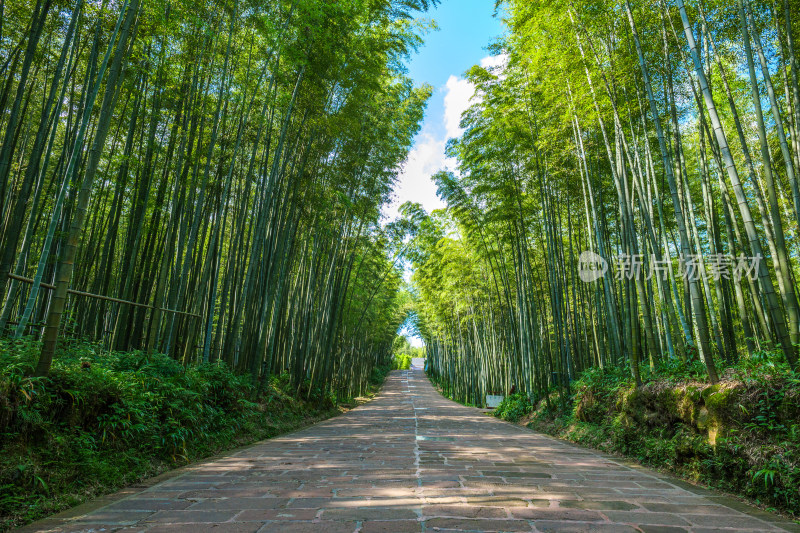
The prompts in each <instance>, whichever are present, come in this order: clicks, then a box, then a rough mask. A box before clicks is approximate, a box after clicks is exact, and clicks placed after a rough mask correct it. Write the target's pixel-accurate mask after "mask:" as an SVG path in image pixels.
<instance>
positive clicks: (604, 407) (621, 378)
mask: <svg viewBox="0 0 800 533" xmlns="http://www.w3.org/2000/svg"><path fill="white" fill-rule="evenodd" d="M722 376H723V378H722V379H721V381H720V383H719V384H717V385H713V386H712V385H709V384H708V383H706V382H704V381H703V369H702V366H700V365H696V364H689V365H683V364H681V363H678V362H670V363H668V364H665V365H662V366H660V367H657V368H656V369H655V371H653V372H649V371H648V372H646V374H645V376H644V378H645V379H644V384H643V386H641V387H639V388H636V387H635V384H634V382H633V380H632V379H631V378H630V376H629V371H628V370H627V369H626V368H612V369H606V370H600V369H592V370H589V371H587V372H585V373H584V374H583V375H582V376H581V378H580V379H579V380H578V381H576V382H574V383H573V384H572V387H571V394H570V395H569V397H568V399H566V401H563V400H564V398H560V397H559V395H558V392H556V391H553V392H551V394H550V395H549V396H548V398H544V397H543V398H530V397H528V396H526V395H524V394H514V395H510V396H508V397H507V398H506V399H505V400H504V401H503V403H502V404H501V405H500V406H499V407H498V408H497V409H496V410H495V412H494V414H495V416H497V417H499V418H502V419H504V420H507V421H510V422H514V423H521V424H524V425H526V426H527V427H530V428H532V429H535V430H537V431H542V432H544V433H548V434H550V435H553V436H556V437H559V438H562V439H566V440H569V441H572V442H576V443H579V444H583V445H586V446H590V447H593V448H596V449H600V450H603V451H606V452H611V453H616V454H621V455H624V456H627V457H630V458H633V459H636V460H637V461H639V462H640V463H642V464H644V465H647V466H651V467H655V468H658V469H662V470H665V471H670V472H672V473H674V474H677V475H678V476H680V477H683V478H684V479H688V480H690V481H693V482H699V483H703V484H705V485H708V486H711V487H714V488H717V489H720V490H723V491H726V492H729V493H733V494H738V495H740V496H743V497H745V498H748V499H749V500H751V501H753V502H754V503H756V504H758V505H760V506H762V507H764V508H767V509H768V510H773V511H780V512H783V513H785V514H787V515H789V516H792V517H794V518H795V519H797V518H800V379H798V378H797V376H796V375H794V374H793V373H792V372H791V371H790V370H789V369H788V367H786V366H785V364H784V363H783V362H782V361H781V359H780V358H779V357H772V356H770V355H769V354H759V355H758V356H757V357H755V358H753V359H749V360H746V361H742V362H741V363H739V364H737V365H735V366H729V367H727V368H725V369H724V370H723V372H722Z"/></svg>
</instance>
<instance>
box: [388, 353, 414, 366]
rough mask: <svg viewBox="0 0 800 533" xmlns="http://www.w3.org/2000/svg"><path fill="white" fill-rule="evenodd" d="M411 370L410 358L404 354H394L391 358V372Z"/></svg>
mask: <svg viewBox="0 0 800 533" xmlns="http://www.w3.org/2000/svg"><path fill="white" fill-rule="evenodd" d="M409 368H411V356H410V355H409V354H406V353H400V354H395V355H394V356H393V357H392V369H393V370H408V369H409Z"/></svg>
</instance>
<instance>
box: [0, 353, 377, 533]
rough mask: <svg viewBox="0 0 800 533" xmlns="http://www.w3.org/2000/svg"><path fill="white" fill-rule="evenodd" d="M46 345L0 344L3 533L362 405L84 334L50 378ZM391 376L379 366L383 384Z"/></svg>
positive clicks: (285, 381) (0, 521) (286, 380)
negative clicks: (103, 344)
mask: <svg viewBox="0 0 800 533" xmlns="http://www.w3.org/2000/svg"><path fill="white" fill-rule="evenodd" d="M38 349H39V344H38V343H37V342H33V341H30V340H21V341H10V340H0V449H1V450H2V454H0V530H6V529H9V528H11V527H16V526H21V525H24V524H26V523H29V522H31V521H33V520H36V519H39V518H42V517H44V516H47V515H50V514H52V513H55V512H58V511H61V510H63V509H66V508H69V507H72V506H75V505H78V504H80V503H82V502H84V501H87V500H89V499H92V498H95V497H98V496H101V495H104V494H108V493H110V492H113V491H115V490H117V489H119V488H121V487H124V486H126V485H129V484H131V483H135V482H138V481H140V480H142V479H145V478H147V477H151V476H153V475H156V474H159V473H161V472H164V471H166V470H169V469H172V468H175V467H178V466H183V465H186V464H188V463H191V462H194V461H197V460H200V459H203V458H205V457H209V456H212V455H215V454H217V453H220V452H221V451H224V450H228V449H231V448H235V447H238V446H243V445H246V444H249V443H252V442H255V441H259V440H262V439H266V438H269V437H274V436H276V435H279V434H282V433H286V432H288V431H292V430H295V429H297V428H300V427H303V426H306V425H309V424H312V423H315V422H317V421H319V420H322V419H325V418H328V417H330V416H333V415H335V414H338V413H340V412H341V411H342V408H343V404H344V406H345V407H347V406H352V405H354V404H355V403H357V402H355V401H353V400H349V401H347V402H336V401H335V400H333V399H331V398H330V397H329V396H328V397H322V396H318V397H315V396H314V395H313V394H312V395H311V397H310V399H306V398H307V392H303V394H301V395H300V396H301V398H302V399H298V398H297V397H295V394H296V391H295V390H294V388H293V387H292V386H291V385H290V383H289V378H288V376H285V375H284V376H274V377H272V378H270V379H269V381H268V382H267V383H264V384H256V383H254V382H253V380H252V379H251V378H250V377H249V376H241V375H236V374H234V373H233V372H231V370H230V369H229V368H228V367H227V366H225V365H224V364H222V363H214V364H205V365H202V366H199V367H190V368H186V367H183V366H182V365H181V364H179V363H177V362H176V361H174V360H172V359H170V358H169V357H167V356H164V355H160V354H146V353H143V352H125V353H108V352H102V351H101V350H100V349H99V348H98V347H97V346H95V345H92V344H87V343H82V342H76V341H72V342H68V343H63V344H62V347H61V349H60V353H59V354H58V357H57V359H56V362H55V364H54V366H53V369H52V372H51V374H50V375H49V376H48V377H46V378H39V377H31V367H32V364H33V362H34V360H35V356H36V354H37V353H38ZM389 371H390V367H388V366H387V367H381V368H376V369H375V370H374V371H373V374H372V376H371V379H370V382H371V385H372V390H373V391H374V390H377V389H378V388H379V387H380V385H381V384H382V383H383V380H384V379H385V377H386V375H387V374H388V372H389Z"/></svg>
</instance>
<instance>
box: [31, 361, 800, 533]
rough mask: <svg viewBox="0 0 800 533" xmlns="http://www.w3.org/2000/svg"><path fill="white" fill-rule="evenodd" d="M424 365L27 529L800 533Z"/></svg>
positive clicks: (248, 532) (297, 532)
mask: <svg viewBox="0 0 800 533" xmlns="http://www.w3.org/2000/svg"><path fill="white" fill-rule="evenodd" d="M419 363H420V362H419V361H415V364H414V366H413V367H412V369H411V370H409V371H401V372H393V373H392V374H391V375H390V376H389V378H388V380H387V382H386V385H385V387H384V389H383V391H382V392H381V394H380V395H379V396H378V397H377V398H376V399H375V400H373V401H372V402H370V403H368V404H365V405H363V406H361V407H358V408H356V409H354V410H353V411H350V412H349V413H347V414H345V415H342V416H340V417H337V418H335V419H331V420H328V421H325V422H322V423H320V424H317V425H315V426H312V427H310V428H307V429H304V430H302V431H298V432H296V433H292V434H289V435H285V436H283V437H279V438H276V439H272V440H269V441H265V442H262V443H259V444H257V445H254V446H251V447H248V448H245V449H241V450H239V451H236V452H234V453H232V454H231V455H228V456H224V457H221V458H218V459H214V460H211V461H209V462H206V463H203V464H200V465H195V466H194V467H192V468H190V469H186V470H184V471H181V472H179V474H178V475H173V476H171V477H168V478H167V479H165V480H163V481H161V482H159V483H157V484H154V485H152V486H149V487H147V488H144V489H138V490H136V489H129V490H128V491H127V492H126V493H124V494H123V495H122V498H117V499H116V500H105V501H103V502H102V504H103V505H101V506H99V508H95V509H94V510H92V511H80V510H79V511H78V512H75V511H74V510H73V512H72V513H69V514H67V515H62V516H57V517H54V518H51V519H48V520H46V521H42V522H39V523H37V524H33V525H32V526H29V527H27V528H25V531H52V532H78V531H85V532H92V531H126V532H127V531H131V532H133V531H147V532H149V533H160V532H180V531H186V532H190V533H202V532H207V531H208V532H225V533H256V532H260V533H268V532H286V533H300V532H309V533H327V532H331V533H379V532H385V533H406V532H408V533H411V532H415V533H416V532H426V531H529V532H530V531H538V532H562V533H567V532H594V533H606V532H607V533H626V532H631V533H633V532H639V533H673V532H674V533H678V532H689V531H691V532H694V533H711V532H767V531H800V528H798V527H797V526H796V525H795V524H792V523H790V522H787V521H785V520H782V519H781V518H780V517H777V516H775V515H771V514H768V513H765V512H762V511H759V510H757V509H754V508H752V507H748V506H746V505H744V504H741V503H739V502H736V501H735V500H730V499H726V498H723V497H720V496H717V495H715V493H713V492H709V491H705V490H701V489H697V488H695V487H692V486H691V485H688V484H685V483H682V482H680V481H677V480H674V479H672V478H668V477H665V476H662V475H660V474H657V473H655V472H653V471H651V470H647V469H644V468H641V467H633V466H631V465H628V464H625V463H623V462H621V461H620V460H618V459H614V458H611V457H609V456H606V455H602V454H599V453H595V452H593V451H590V450H587V449H584V448H581V447H578V446H574V445H571V444H568V443H565V442H562V441H558V440H555V439H552V438H550V437H547V436H544V435H541V434H538V433H535V432H532V431H529V430H527V429H524V428H520V427H517V426H514V425H511V424H507V423H505V422H501V421H498V420H496V419H493V418H490V417H487V416H486V415H485V413H483V412H482V411H481V410H479V409H472V408H468V407H463V406H461V405H458V404H456V403H454V402H451V401H449V400H447V399H445V398H443V397H442V396H440V395H439V394H438V393H437V392H436V391H435V390H434V388H433V387H432V386H431V385H430V383H429V382H428V380H427V378H426V377H425V375H424V374H423V372H422V370H421V368H420V364H419ZM108 501H111V503H108ZM95 507H97V506H95Z"/></svg>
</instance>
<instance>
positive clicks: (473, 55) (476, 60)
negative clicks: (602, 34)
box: [384, 0, 503, 220]
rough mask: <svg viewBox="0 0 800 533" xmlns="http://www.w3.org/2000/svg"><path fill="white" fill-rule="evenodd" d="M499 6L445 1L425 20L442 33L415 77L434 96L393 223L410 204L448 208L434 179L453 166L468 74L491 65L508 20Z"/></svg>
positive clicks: (414, 61) (390, 212)
mask: <svg viewBox="0 0 800 533" xmlns="http://www.w3.org/2000/svg"><path fill="white" fill-rule="evenodd" d="M494 3H495V2H494V0H442V2H441V4H440V5H439V6H438V7H437V8H435V9H432V10H431V11H429V12H428V13H426V14H425V15H424V17H423V18H427V19H430V18H432V19H434V20H435V21H436V24H437V25H438V27H439V29H438V31H433V32H431V33H429V34H428V35H427V36H426V37H425V44H424V45H423V46H422V47H420V49H419V51H418V52H417V53H416V54H414V55H413V56H412V58H411V62H410V64H409V73H410V75H411V77H412V79H413V80H414V83H415V84H416V85H422V84H424V83H429V84H430V85H432V86H433V87H434V93H433V96H432V97H431V99H430V101H429V102H428V109H427V111H426V113H425V120H424V122H423V125H422V129H421V130H420V133H419V134H418V135H417V138H416V140H415V144H414V148H413V149H412V150H411V153H410V154H409V159H408V161H407V162H406V165H405V169H404V171H403V173H402V174H401V176H400V180H399V183H398V186H397V188H396V189H395V196H396V198H395V201H394V202H393V203H392V204H391V205H389V206H387V207H385V208H384V214H386V215H387V217H388V219H389V220H391V219H394V218H395V217H396V216H397V210H398V208H399V206H400V205H402V204H403V203H404V202H406V201H411V202H418V203H420V204H422V206H423V207H424V208H425V209H426V210H428V211H431V210H433V209H438V208H440V207H443V204H442V203H441V202H440V201H439V199H438V198H437V197H436V187H435V186H434V185H433V183H432V182H431V181H430V177H431V176H432V175H433V174H435V173H436V172H438V171H439V170H442V169H444V168H446V167H448V166H450V165H452V164H453V162H452V161H449V162H448V161H447V160H446V159H445V156H444V147H445V144H446V142H447V139H448V138H449V137H455V136H458V135H459V134H460V130H459V129H458V122H459V119H460V117H461V113H462V112H463V111H464V110H465V109H466V108H467V107H468V105H469V99H470V97H471V96H472V93H473V88H472V86H471V85H470V84H469V83H468V82H467V81H466V80H464V79H463V77H462V75H463V74H464V72H465V71H467V70H469V69H470V67H472V66H473V65H476V64H481V63H482V62H483V64H484V65H485V64H487V63H489V64H491V59H487V57H488V56H489V52H488V51H487V50H486V47H487V45H489V44H490V43H491V42H492V41H494V40H495V39H496V38H497V37H499V36H500V35H501V34H502V33H503V25H502V22H501V21H500V20H499V19H498V18H495V17H494V16H493V14H494Z"/></svg>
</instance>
